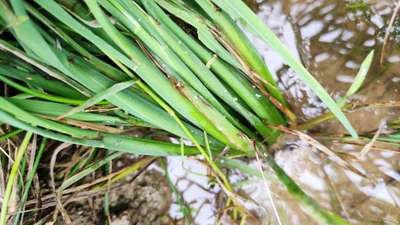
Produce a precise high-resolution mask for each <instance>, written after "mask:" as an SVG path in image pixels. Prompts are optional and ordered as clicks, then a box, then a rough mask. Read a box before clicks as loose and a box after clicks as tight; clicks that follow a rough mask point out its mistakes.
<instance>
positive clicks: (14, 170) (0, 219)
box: [0, 132, 32, 225]
mask: <svg viewBox="0 0 400 225" xmlns="http://www.w3.org/2000/svg"><path fill="white" fill-rule="evenodd" d="M31 137H32V132H27V133H26V134H25V137H24V140H23V141H22V143H21V145H20V146H19V148H18V151H17V154H16V157H15V160H14V163H13V165H12V167H11V172H10V175H9V177H8V179H7V186H6V190H5V191H4V195H3V201H2V204H1V213H0V225H6V224H7V217H8V207H9V205H8V202H9V200H10V196H11V192H12V190H13V188H14V183H15V179H16V177H17V174H18V169H19V166H20V163H21V160H22V158H23V156H24V153H25V151H26V149H27V148H28V145H29V141H30V140H31Z"/></svg>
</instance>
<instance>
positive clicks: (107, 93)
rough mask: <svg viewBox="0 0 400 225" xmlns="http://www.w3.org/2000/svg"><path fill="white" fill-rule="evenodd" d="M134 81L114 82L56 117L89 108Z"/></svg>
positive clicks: (129, 85) (127, 86)
mask: <svg viewBox="0 0 400 225" xmlns="http://www.w3.org/2000/svg"><path fill="white" fill-rule="evenodd" d="M135 82H136V81H126V82H121V83H117V84H114V85H113V86H111V87H110V88H108V89H106V90H104V91H102V92H99V93H97V94H96V95H94V96H93V97H91V98H90V99H88V100H87V101H86V102H84V103H83V104H81V105H79V106H77V107H75V108H73V109H71V110H70V111H68V112H67V113H65V114H63V115H61V116H59V117H58V118H57V119H62V118H64V117H67V116H71V115H73V114H75V113H77V112H81V111H83V110H85V109H86V108H89V107H91V106H93V105H95V104H97V103H99V102H100V101H103V100H104V99H106V98H108V97H110V96H112V95H115V94H116V93H118V92H120V91H122V90H125V89H127V88H129V87H131V86H132V85H134V84H135Z"/></svg>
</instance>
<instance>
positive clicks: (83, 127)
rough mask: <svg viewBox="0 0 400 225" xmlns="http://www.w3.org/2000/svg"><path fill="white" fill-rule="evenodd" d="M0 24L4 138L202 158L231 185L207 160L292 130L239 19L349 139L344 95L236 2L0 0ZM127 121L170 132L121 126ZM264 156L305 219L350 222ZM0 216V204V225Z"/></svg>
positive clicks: (262, 147) (260, 145)
mask: <svg viewBox="0 0 400 225" xmlns="http://www.w3.org/2000/svg"><path fill="white" fill-rule="evenodd" d="M76 5H79V7H75V6H76ZM238 21H241V24H240V26H239V24H238ZM0 24H1V27H2V32H3V33H2V34H1V36H0V61H1V63H0V81H1V82H2V83H3V84H5V85H7V86H8V87H9V88H11V89H12V90H13V91H12V92H10V93H9V95H7V96H6V95H4V96H1V97H0V121H1V122H2V123H4V124H7V125H9V126H11V127H14V128H15V129H18V130H15V131H13V132H12V133H10V136H14V135H16V134H17V133H20V132H22V130H24V131H26V132H27V135H26V136H27V138H26V139H29V137H30V134H31V133H34V134H37V135H40V136H42V137H45V138H48V139H52V140H57V141H60V142H65V143H70V144H76V145H81V146H87V147H91V148H98V149H107V150H110V152H111V153H110V155H109V156H107V157H106V158H105V159H107V160H104V161H103V162H104V163H106V162H107V161H109V159H111V158H113V157H115V154H114V153H113V152H124V153H131V154H136V155H146V156H157V157H162V156H170V155H185V156H189V155H199V154H200V155H202V156H203V157H204V159H205V161H207V163H208V164H209V166H210V168H211V169H212V173H213V174H214V175H215V177H216V179H217V180H218V181H219V183H220V184H221V185H223V186H224V190H226V191H227V192H228V193H232V192H233V191H234V190H233V188H232V187H231V185H230V183H229V180H228V179H227V177H226V175H225V174H224V173H223V171H222V170H221V167H222V166H223V165H222V164H221V162H220V160H215V159H221V157H216V156H218V155H219V154H221V153H224V154H225V155H224V157H225V158H226V159H229V158H232V157H239V156H249V157H252V156H255V155H256V152H261V153H262V154H267V151H266V149H267V148H268V146H269V145H271V144H273V143H274V142H275V141H276V139H277V138H278V136H279V135H280V129H278V128H279V127H280V126H288V125H289V124H290V125H291V126H292V127H294V128H295V127H296V116H295V115H294V114H293V113H292V112H291V111H290V109H289V107H288V104H287V102H286V101H285V97H284V96H283V94H282V93H281V92H280V90H279V89H278V87H277V84H276V82H275V80H274V79H273V77H272V75H271V73H270V71H269V70H268V68H267V66H266V64H265V63H264V61H263V59H262V58H261V56H260V55H259V54H258V53H257V50H256V49H255V47H254V46H253V45H252V43H251V42H250V41H249V40H248V39H247V37H246V35H245V34H244V32H243V31H242V30H241V28H240V27H243V28H244V29H246V30H248V31H250V32H254V33H255V34H257V35H258V36H259V37H260V38H261V39H263V40H264V41H265V42H266V43H268V44H269V45H270V47H271V48H273V49H274V50H275V51H276V52H277V53H279V54H280V56H281V57H282V58H283V60H285V62H286V63H287V64H288V65H289V66H290V67H291V68H292V69H293V70H294V71H296V72H297V74H298V75H299V76H300V77H301V78H302V79H303V80H304V82H305V83H306V84H308V85H309V87H310V88H311V89H312V90H314V91H315V93H316V94H317V95H318V96H319V97H320V99H321V100H322V101H323V102H324V103H325V104H326V106H327V107H328V108H329V109H330V111H331V113H332V114H333V115H334V116H335V117H336V118H337V119H338V120H339V121H340V122H341V123H342V124H343V126H344V127H345V128H346V129H347V130H348V132H349V134H351V135H352V136H353V137H357V133H356V132H355V130H354V129H353V128H352V126H351V124H350V123H349V121H348V120H347V119H346V117H345V116H344V114H343V112H342V111H341V109H340V108H341V105H342V104H343V102H344V100H345V99H343V100H341V102H340V104H339V105H338V104H337V103H336V102H335V101H334V100H333V99H332V98H331V97H330V96H329V95H328V93H327V92H326V91H325V90H324V89H323V88H322V86H321V85H320V84H319V83H318V82H317V81H316V79H315V78H314V77H313V76H312V75H311V74H310V73H309V72H308V71H307V70H306V69H305V68H304V66H303V65H302V64H301V63H300V62H299V61H298V60H297V59H296V58H295V57H294V56H292V54H291V53H290V52H289V50H288V49H287V48H286V47H285V46H284V45H283V44H282V43H281V42H280V41H279V39H278V38H277V37H276V36H275V35H274V34H273V32H272V31H271V30H269V29H268V28H267V27H266V26H265V25H264V24H263V23H262V21H261V20H260V19H258V17H257V16H256V15H255V14H254V13H253V12H252V11H251V10H250V9H249V8H248V7H247V6H246V5H245V4H244V3H243V2H242V1H241V0H233V1H232V0H230V1H228V0H212V1H204V0H195V1H189V0H112V1H111V0H82V1H81V0H74V1H72V0H71V1H55V0H34V1H23V0H10V1H6V0H0ZM350 94H351V93H350ZM345 97H348V96H345ZM130 129H145V130H149V131H151V132H153V133H160V134H162V135H163V136H164V137H168V138H164V140H163V141H161V140H155V139H152V138H151V137H148V136H132V135H127V134H125V133H126V131H127V130H130ZM170 139H174V140H182V141H181V142H182V144H173V143H172V142H171V141H170ZM188 141H189V142H190V144H185V143H188ZM24 143H25V142H24ZM24 146H25V145H22V147H21V149H20V150H19V151H18V153H20V152H23V151H24V150H23V147H24ZM21 154H22V153H21ZM266 161H267V162H268V164H269V165H270V166H271V168H272V169H273V170H274V171H275V173H276V176H277V177H278V179H279V181H280V182H281V183H282V184H283V185H285V186H286V187H287V189H288V191H289V192H290V193H291V194H292V195H293V197H294V198H295V199H297V200H298V202H299V204H300V205H301V206H302V208H304V209H305V211H306V212H307V213H308V214H309V215H310V216H311V217H312V218H314V219H315V220H316V221H318V222H320V223H323V224H349V222H347V221H345V220H344V219H342V218H341V217H340V216H338V215H335V214H333V213H331V212H328V211H326V210H324V209H323V208H321V207H319V206H318V204H317V203H316V202H314V201H313V200H312V199H311V198H310V197H308V196H307V195H306V194H305V193H304V192H303V191H302V190H301V189H300V188H299V186H298V185H296V183H294V182H293V180H292V179H291V178H290V177H289V176H287V175H286V173H285V172H284V171H283V170H282V169H281V168H280V167H279V165H278V164H277V163H276V162H275V161H274V159H273V157H271V156H269V155H266ZM231 162H234V163H231V166H235V164H237V163H238V162H236V161H231ZM235 162H236V163H235ZM97 166H99V164H98V165H97ZM97 166H96V167H93V168H95V169H97V168H98V167H97ZM237 166H240V165H239V164H237ZM93 168H92V169H93ZM90 171H92V170H88V171H86V172H90ZM12 172H15V170H14V168H13V170H12ZM85 174H87V173H82V174H80V175H79V176H74V177H73V179H72V178H71V179H72V180H71V182H76V181H77V180H79V179H81V178H82V177H83V175H85ZM14 179H15V174H14V176H10V177H9V179H8V184H10V185H12V184H13V183H14ZM7 188H8V186H7ZM7 190H8V189H7ZM230 198H232V202H233V205H235V200H234V197H232V196H230ZM58 206H59V204H58ZM238 207H239V206H238ZM4 208H6V207H5V206H3V209H4ZM59 208H60V209H59V210H60V212H61V213H62V206H59ZM239 208H240V207H239ZM6 217H7V211H6V210H3V211H2V214H1V220H0V222H1V223H0V224H5V221H6V220H5V219H6Z"/></svg>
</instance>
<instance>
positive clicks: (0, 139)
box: [0, 129, 23, 143]
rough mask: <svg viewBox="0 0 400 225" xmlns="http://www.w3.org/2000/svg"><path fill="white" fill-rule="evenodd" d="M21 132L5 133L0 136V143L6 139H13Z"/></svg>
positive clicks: (18, 130)
mask: <svg viewBox="0 0 400 225" xmlns="http://www.w3.org/2000/svg"><path fill="white" fill-rule="evenodd" d="M21 132H23V130H21V129H17V130H14V131H11V132H9V133H7V134H3V135H1V136H0V143H1V142H3V141H5V140H7V139H9V138H12V137H14V136H15V135H17V134H19V133H21Z"/></svg>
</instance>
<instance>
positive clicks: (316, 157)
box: [169, 0, 400, 225]
mask: <svg viewBox="0 0 400 225" xmlns="http://www.w3.org/2000/svg"><path fill="white" fill-rule="evenodd" d="M393 4H394V3H393V1H385V0H376V1H345V0H313V1H306V0H268V1H259V2H258V3H256V4H253V5H252V6H253V8H254V10H256V11H257V12H258V15H259V16H260V17H261V18H262V19H263V20H264V21H265V23H266V24H267V25H268V26H269V27H270V28H272V29H273V30H274V31H275V33H276V34H277V35H278V36H279V37H280V38H281V40H282V41H283V42H285V44H286V45H287V46H288V47H289V48H290V50H291V51H292V52H293V53H294V54H295V55H296V56H297V57H298V58H299V60H301V62H303V64H304V65H305V66H306V67H307V69H308V70H309V71H310V72H311V73H312V74H313V75H314V76H315V77H316V78H317V79H318V80H319V81H320V82H321V84H322V85H323V86H324V87H325V88H326V89H327V90H328V92H329V93H330V94H331V96H332V97H334V98H336V99H338V98H339V97H340V96H342V95H343V94H344V93H345V92H346V90H347V89H348V88H349V87H350V85H351V84H352V82H353V80H354V77H355V75H356V74H357V71H358V69H359V67H360V64H361V62H362V60H363V59H364V57H366V55H367V54H368V53H369V52H370V51H371V50H375V58H374V63H373V66H372V68H371V70H370V72H369V74H368V77H367V80H366V85H364V87H363V89H362V90H361V91H360V92H359V93H357V94H356V95H355V96H353V97H352V101H355V102H358V103H368V104H372V103H390V102H400V95H399V89H400V28H399V27H400V19H397V21H396V22H395V24H396V26H398V27H395V28H394V32H393V33H392V34H391V35H390V38H389V41H388V42H387V43H386V47H385V51H384V54H383V57H382V59H383V60H382V62H381V55H382V46H383V42H384V36H385V34H386V32H387V29H388V23H389V20H390V17H391V16H392V13H393V12H392V10H393V8H394V5H393ZM249 37H250V38H251V40H252V41H253V42H254V43H255V45H256V46H257V49H258V50H259V51H260V53H261V54H262V55H263V57H264V59H265V61H266V63H267V64H268V66H269V67H270V69H271V70H272V71H273V73H274V74H275V75H276V78H277V79H278V80H279V85H280V88H281V89H282V90H283V91H284V92H285V94H286V96H287V98H288V99H289V101H290V104H291V107H292V109H293V111H294V112H295V113H296V114H297V115H298V116H299V118H300V120H301V121H306V120H307V119H310V118H313V117H315V116H318V115H321V114H322V113H324V112H325V111H326V109H325V107H324V105H323V104H322V103H321V101H320V100H319V99H318V98H317V97H316V96H315V95H314V94H313V93H312V92H311V91H310V90H309V89H308V88H307V87H306V86H305V85H304V84H303V83H302V82H301V80H299V79H298V77H297V76H296V74H295V73H294V72H293V71H291V70H290V69H289V68H287V66H286V65H285V64H284V63H283V62H282V61H281V60H279V57H278V56H277V55H276V54H275V53H274V52H273V51H271V50H270V49H269V48H268V46H267V45H265V44H264V43H263V42H262V41H260V40H259V39H258V38H256V37H255V36H252V35H251V34H249ZM396 115H400V112H399V110H398V108H393V107H384V108H373V109H366V110H357V111H354V112H352V113H349V114H348V117H349V119H350V120H351V122H352V124H353V126H354V127H356V129H357V130H358V131H359V132H360V133H365V132H375V131H376V129H377V128H378V126H379V124H381V123H382V121H383V122H384V121H389V120H391V119H393V118H394V117H395V116H396ZM315 132H318V133H321V134H320V136H323V135H324V136H326V135H329V134H342V133H343V132H344V130H343V129H342V127H341V126H340V125H339V124H338V123H336V122H335V121H330V122H326V123H323V124H321V125H320V126H319V127H317V128H316V129H315ZM323 143H324V144H325V145H327V146H328V147H330V148H331V149H332V150H333V151H337V152H342V153H346V154H358V152H359V151H360V150H361V148H362V146H361V147H360V146H355V145H349V144H340V143H338V142H335V141H333V142H332V141H324V142H323ZM280 144H281V145H279V146H278V152H277V153H276V156H275V157H276V160H277V161H278V163H279V164H280V165H281V166H282V167H283V168H284V169H285V171H286V172H287V173H288V174H289V175H290V176H291V177H292V178H293V179H294V180H295V181H296V182H298V183H299V184H300V186H301V187H302V188H303V189H304V190H305V191H306V192H307V193H308V194H309V195H311V196H312V197H313V198H314V199H316V200H317V201H318V203H319V204H320V205H321V206H322V207H324V208H327V209H329V210H332V211H334V212H336V213H338V214H340V215H342V216H343V217H344V218H347V219H348V220H349V221H351V222H352V223H353V224H363V225H364V224H366V225H367V224H368V225H369V224H371V225H375V224H387V225H391V224H400V184H399V181H400V173H399V171H400V154H398V150H399V149H398V148H397V149H393V148H392V147H390V148H389V147H388V148H386V147H385V146H383V147H381V148H373V149H372V150H371V151H370V152H369V153H368V154H367V155H366V156H363V157H361V158H354V159H352V160H350V162H351V164H352V165H353V166H354V167H356V168H357V169H358V170H360V171H362V172H363V173H364V174H365V175H366V176H365V177H362V176H359V175H357V174H355V173H353V172H350V171H348V170H346V169H343V168H342V167H340V166H338V165H337V164H336V163H334V162H332V161H330V160H329V159H328V158H326V157H325V156H324V155H322V154H320V153H319V152H318V150H316V149H315V148H314V147H312V146H309V145H308V144H307V143H304V142H303V141H301V140H298V139H297V138H296V137H290V136H285V137H283V138H282V140H281V141H280ZM393 150H395V151H393ZM396 151H397V152H396ZM169 160H170V172H171V178H172V181H173V182H176V183H178V188H179V189H180V190H182V191H184V192H183V193H184V194H183V195H184V198H185V199H186V201H187V202H190V204H191V205H192V206H193V208H198V209H199V210H198V211H197V212H194V214H196V217H195V221H194V223H195V224H201V225H203V224H204V225H206V224H215V223H216V219H217V218H216V215H217V214H219V213H221V211H218V206H217V205H218V199H216V195H215V193H217V192H218V190H213V189H210V187H209V181H208V180H207V177H206V176H205V174H206V172H207V171H206V170H205V169H204V167H202V166H201V165H199V164H198V163H196V161H194V160H193V161H186V160H182V159H180V158H170V159H169ZM265 170H266V173H268V174H272V172H271V171H269V169H268V168H266V169H265ZM174 171H180V172H178V173H177V172H174ZM193 176H194V177H196V178H195V179H188V177H193ZM231 178H232V181H233V182H234V183H235V182H238V183H240V182H239V181H243V180H246V182H245V184H244V185H242V186H241V192H242V193H245V194H246V195H247V196H249V197H250V198H252V199H253V200H254V201H255V202H256V203H252V204H249V205H251V206H249V207H250V208H251V209H252V211H254V212H255V213H256V214H257V215H258V216H259V217H260V218H261V219H260V223H258V224H278V222H277V220H276V219H275V217H274V216H273V214H272V212H271V202H270V201H269V199H268V197H267V194H266V188H265V183H264V182H263V181H260V180H255V179H251V178H248V177H246V176H244V175H241V174H236V175H232V176H231ZM248 179H250V180H248ZM266 182H267V183H268V185H269V186H270V187H271V189H272V191H273V198H274V201H275V204H276V205H277V208H278V212H279V217H280V220H281V221H282V223H283V224H293V225H297V224H306V225H308V224H315V223H314V222H312V220H311V219H310V218H309V217H308V216H306V214H304V213H303V211H302V210H301V209H300V208H299V206H298V204H297V203H296V202H295V201H293V199H291V197H290V196H289V195H288V193H287V192H286V191H285V189H284V188H283V187H282V186H281V185H279V182H278V181H276V180H275V179H274V178H271V179H270V180H268V181H266ZM178 209H179V206H178V205H174V206H173V207H172V209H171V215H172V216H173V217H178V218H179V217H181V216H182V213H181V212H180V211H179V210H178ZM222 222H223V224H231V223H230V222H229V221H228V219H225V220H223V221H222ZM255 224H257V223H255Z"/></svg>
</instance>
